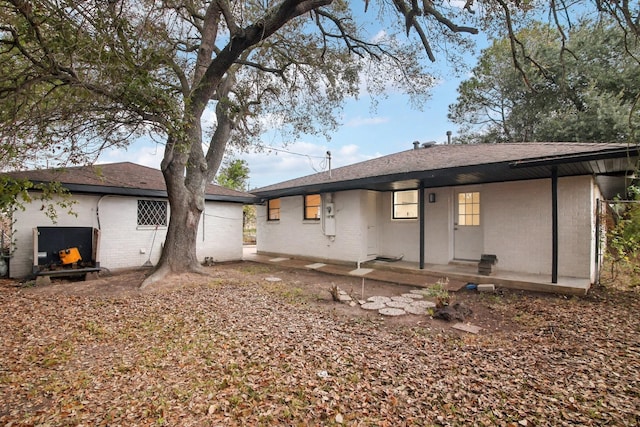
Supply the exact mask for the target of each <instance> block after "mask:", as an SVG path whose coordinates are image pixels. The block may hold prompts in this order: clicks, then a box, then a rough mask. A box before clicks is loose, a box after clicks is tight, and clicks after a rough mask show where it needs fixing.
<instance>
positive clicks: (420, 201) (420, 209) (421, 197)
mask: <svg viewBox="0 0 640 427" xmlns="http://www.w3.org/2000/svg"><path fill="white" fill-rule="evenodd" d="M418 212H419V215H420V270H424V228H425V226H424V215H425V210H424V182H423V181H420V190H418Z"/></svg>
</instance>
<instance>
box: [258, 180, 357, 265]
mask: <svg viewBox="0 0 640 427" xmlns="http://www.w3.org/2000/svg"><path fill="white" fill-rule="evenodd" d="M326 197H327V196H326V195H323V200H322V203H323V206H324V204H325V203H326ZM365 197H366V192H364V191H346V192H341V193H336V194H335V195H334V196H333V203H334V206H335V222H336V234H335V236H326V235H325V234H324V231H323V219H321V220H320V221H305V220H303V196H291V197H282V198H281V199H280V220H279V221H267V207H266V204H265V205H264V206H258V207H257V236H256V244H257V250H258V252H268V253H275V254H282V255H298V256H303V257H309V258H317V259H325V260H339V261H345V262H357V261H358V260H359V258H361V257H362V255H361V254H362V251H363V249H362V248H363V240H364V232H363V229H364V230H366V223H365V222H364V220H362V218H363V216H364V212H363V209H362V207H363V205H364V203H365V200H366V199H365ZM323 211H324V209H323ZM363 224H364V227H363ZM364 247H365V249H364V250H365V252H366V241H365V242H364Z"/></svg>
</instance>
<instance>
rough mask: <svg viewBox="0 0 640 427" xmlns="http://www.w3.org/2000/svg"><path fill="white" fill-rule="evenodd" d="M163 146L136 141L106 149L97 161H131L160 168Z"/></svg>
mask: <svg viewBox="0 0 640 427" xmlns="http://www.w3.org/2000/svg"><path fill="white" fill-rule="evenodd" d="M163 154H164V147H163V146H162V145H159V144H158V145H156V144H153V143H151V142H146V143H145V142H138V143H135V144H133V145H131V146H129V147H128V148H120V149H117V150H107V151H105V152H104V153H102V154H101V155H100V159H99V160H98V162H97V163H99V164H100V163H120V162H131V163H136V164H139V165H143V166H148V167H151V168H155V169H160V162H161V161H162V156H163Z"/></svg>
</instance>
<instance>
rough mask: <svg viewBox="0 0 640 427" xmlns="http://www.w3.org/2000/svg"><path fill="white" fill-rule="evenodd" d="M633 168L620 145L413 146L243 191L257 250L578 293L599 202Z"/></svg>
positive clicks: (595, 261) (596, 255) (593, 272)
mask: <svg viewBox="0 0 640 427" xmlns="http://www.w3.org/2000/svg"><path fill="white" fill-rule="evenodd" d="M637 161H638V147H637V146H627V145H624V144H604V143H515V144H477V145H448V144H445V145H438V144H428V143H427V144H419V143H414V147H413V149H410V150H407V151H403V152H400V153H397V154H392V155H387V156H384V157H379V158H376V159H372V160H369V161H365V162H361V163H357V164H353V165H350V166H345V167H341V168H337V169H334V170H330V171H326V172H321V173H317V174H314V175H309V176H305V177H302V178H298V179H293V180H290V181H286V182H282V183H278V184H274V185H270V186H267V187H263V188H259V189H256V190H253V191H252V193H253V194H255V195H256V196H258V197H260V198H261V200H262V201H263V204H262V205H261V206H259V210H258V212H257V217H258V226H257V253H258V254H265V255H273V256H278V257H283V256H286V257H297V258H302V259H309V260H315V261H318V262H346V263H354V264H357V266H358V267H360V264H361V263H363V262H366V261H369V260H374V259H376V258H386V259H402V260H403V262H404V261H407V262H410V263H415V264H416V266H417V268H420V269H425V268H432V267H433V266H451V265H461V266H465V265H467V267H468V264H471V265H473V264H475V265H476V266H477V264H478V261H480V259H481V257H482V255H483V254H484V255H489V259H490V260H491V259H497V264H495V265H496V269H497V271H499V272H512V273H515V274H526V275H541V276H543V277H546V278H547V279H545V281H546V282H548V283H549V284H551V285H554V284H558V279H559V277H560V278H577V279H581V280H582V282H585V283H586V287H587V288H588V286H589V284H591V283H594V282H595V281H596V280H597V276H598V269H599V265H600V262H601V255H602V247H601V238H600V237H601V235H602V233H601V230H600V227H599V224H598V218H599V217H598V215H597V213H598V211H599V209H600V208H599V205H600V202H601V201H602V200H604V199H610V198H612V197H613V196H615V195H616V194H619V193H620V194H622V193H624V191H625V189H626V186H627V185H628V182H627V181H628V175H630V174H631V173H632V172H633V171H634V170H635V168H636V165H637ZM599 230H600V231H599ZM476 273H478V271H476ZM489 274H491V272H489ZM485 282H486V281H485ZM542 288H544V290H548V289H549V287H548V286H542V287H541V290H542ZM585 292H586V290H585Z"/></svg>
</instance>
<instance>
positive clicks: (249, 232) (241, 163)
mask: <svg viewBox="0 0 640 427" xmlns="http://www.w3.org/2000/svg"><path fill="white" fill-rule="evenodd" d="M249 172H250V171H249V165H248V164H247V162H246V161H245V160H242V159H230V160H226V161H224V162H223V164H222V166H221V167H220V170H219V171H218V174H217V175H216V184H218V185H221V186H223V187H226V188H231V189H232V190H238V191H247V190H248V188H249ZM242 229H243V231H244V233H243V234H244V238H243V241H244V242H245V243H255V233H256V207H255V206H254V205H244V206H243V207H242Z"/></svg>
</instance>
